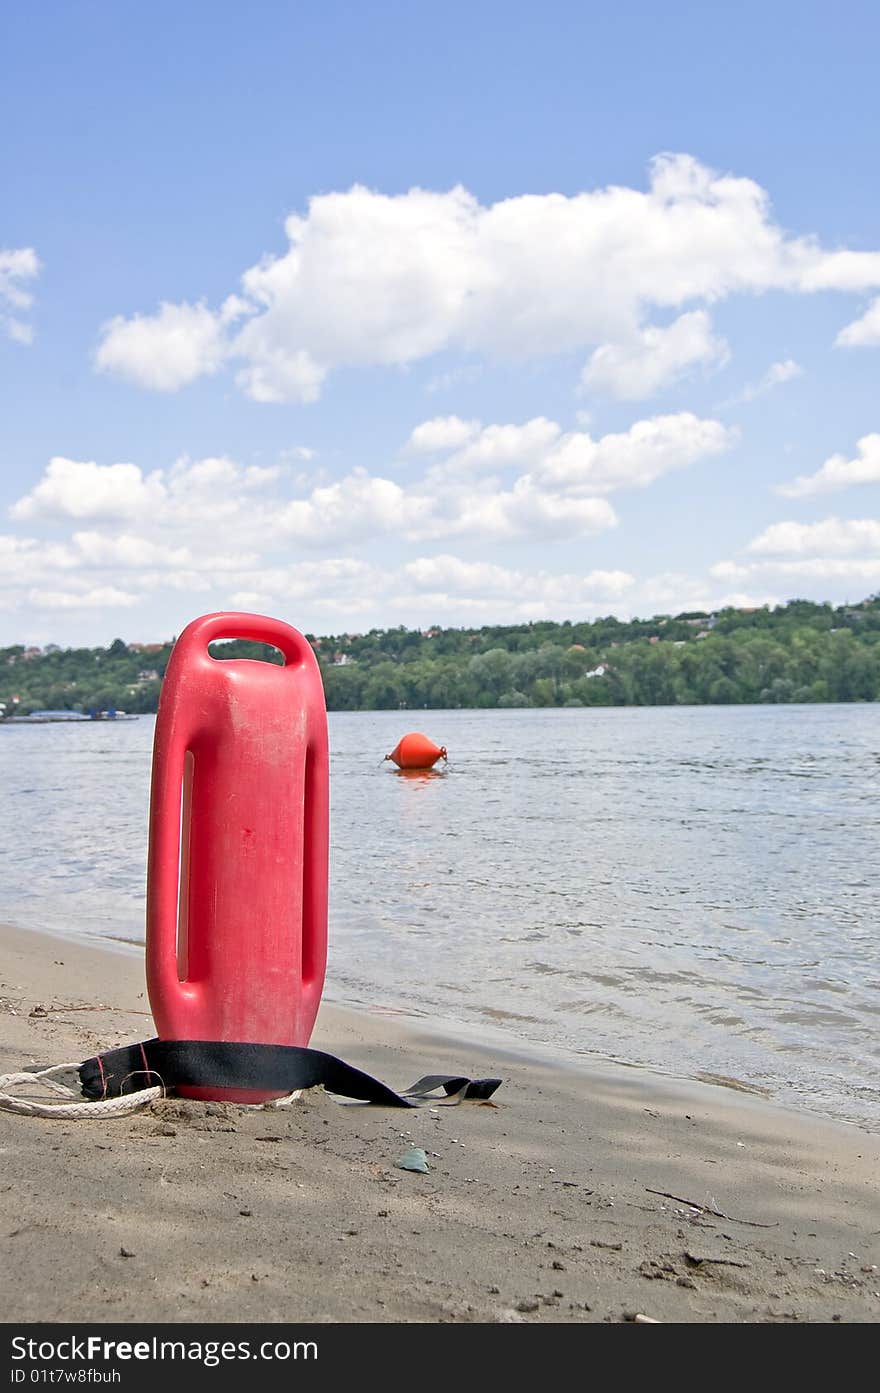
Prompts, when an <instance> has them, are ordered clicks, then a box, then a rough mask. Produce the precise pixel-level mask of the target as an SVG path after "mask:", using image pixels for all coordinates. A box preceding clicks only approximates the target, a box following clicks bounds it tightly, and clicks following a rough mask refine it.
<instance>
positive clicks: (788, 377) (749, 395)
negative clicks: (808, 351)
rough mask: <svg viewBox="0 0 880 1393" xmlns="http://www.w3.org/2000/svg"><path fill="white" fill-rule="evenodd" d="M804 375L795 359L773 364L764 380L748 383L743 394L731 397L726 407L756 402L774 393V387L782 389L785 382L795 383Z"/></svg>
mask: <svg viewBox="0 0 880 1393" xmlns="http://www.w3.org/2000/svg"><path fill="white" fill-rule="evenodd" d="M802 373H803V368H802V367H801V365H800V363H796V362H795V361H794V359H793V358H786V359H784V360H783V361H782V362H779V363H771V364H770V367H769V368H768V369H767V371H766V372H765V373H764V376H763V377H762V378H760V379H759V380H758V381H757V382H750V383H747V384H746V386H745V387H743V389H742V391H741V392H738V393H737V394H736V395H735V396H733V397H730V398H729V399H728V400H727V401H726V402H725V403H724V405H725V406H740V405H742V404H743V403H745V402H750V401H754V400H755V398H756V397H763V396H764V395H765V394H766V393H767V392H772V390H773V388H774V387H780V386H781V385H782V384H783V383H784V382H792V381H794V379H795V378H796V377H800V376H801V375H802Z"/></svg>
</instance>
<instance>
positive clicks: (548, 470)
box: [535, 411, 737, 495]
mask: <svg viewBox="0 0 880 1393" xmlns="http://www.w3.org/2000/svg"><path fill="white" fill-rule="evenodd" d="M736 439H737V433H736V431H735V430H733V429H731V428H729V427H727V426H724V425H722V424H721V422H720V421H713V420H704V419H701V418H700V417H699V416H694V415H693V413H692V412H690V411H682V412H679V413H678V414H677V415H674V416H654V417H652V418H650V419H648V420H645V421H636V423H635V424H634V425H632V426H631V427H630V428H629V430H628V431H622V432H619V433H616V434H609V435H603V436H601V437H600V438H599V439H598V440H593V439H592V437H591V436H590V435H588V434H587V433H586V432H580V431H573V432H571V433H569V434H567V435H561V436H560V437H559V439H558V440H557V441H556V443H555V444H554V446H553V448H552V449H551V450H549V451H548V452H547V454H546V455H545V456H544V458H543V459H542V460H541V462H540V464H539V465H538V466H537V467H536V469H535V477H536V478H537V479H539V480H540V481H541V482H542V483H545V484H548V485H551V486H554V487H559V488H564V489H566V491H567V492H569V493H571V494H573V495H580V494H583V493H584V492H590V493H611V492H612V491H613V490H615V489H621V488H644V487H645V486H646V485H648V484H650V483H653V481H654V480H655V479H657V478H659V477H660V476H661V475H663V474H668V473H669V472H670V471H672V470H675V469H682V468H684V467H686V466H687V465H690V464H693V463H695V462H696V461H697V460H700V459H708V458H711V457H712V456H713V455H717V454H720V453H722V452H723V451H725V450H728V449H730V448H731V446H732V445H733V444H734V443H735V441H736Z"/></svg>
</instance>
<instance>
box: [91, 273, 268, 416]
mask: <svg viewBox="0 0 880 1393" xmlns="http://www.w3.org/2000/svg"><path fill="white" fill-rule="evenodd" d="M244 310H245V304H244V301H242V300H239V299H238V298H237V297H235V296H230V297H229V298H228V299H227V301H226V302H225V304H224V305H223V307H222V309H221V310H220V312H219V313H218V314H215V313H214V312H213V311H212V310H209V309H208V308H207V307H206V306H205V305H189V304H186V303H184V304H182V305H170V304H164V303H163V304H162V305H161V306H160V308H159V310H158V312H157V313H156V314H153V315H140V314H136V315H134V316H133V318H131V319H125V318H124V317H123V316H122V315H117V316H116V317H115V319H111V320H110V322H109V323H108V324H105V325H104V327H103V329H102V334H103V338H102V340H101V344H100V346H99V348H98V350H97V353H96V354H95V364H96V366H97V367H98V369H99V370H100V371H101V372H108V373H114V374H115V375H116V376H117V377H123V378H125V379H126V380H127V381H128V382H134V383H137V385H138V386H140V387H150V388H152V389H153V391H156V392H176V391H177V390H178V389H179V388H180V387H185V386H186V385H187V384H188V383H190V382H195V380H196V378H198V377H204V376H205V375H206V374H211V373H215V372H216V371H217V370H218V368H220V367H221V365H222V364H223V363H224V361H225V360H226V358H227V357H228V355H229V343H228V340H227V337H226V334H227V330H228V328H229V327H230V325H231V324H232V323H234V321H235V320H236V319H238V318H240V316H241V315H242V313H243V312H244Z"/></svg>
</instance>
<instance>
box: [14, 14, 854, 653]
mask: <svg viewBox="0 0 880 1393" xmlns="http://www.w3.org/2000/svg"><path fill="white" fill-rule="evenodd" d="M878 13H880V12H878V10H877V7H876V6H875V5H869V4H858V3H855V4H852V3H844V4H841V5H838V6H836V7H833V9H832V7H829V6H827V5H821V6H820V5H810V4H797V5H795V4H787V3H777V4H774V5H771V6H768V5H766V4H764V5H760V6H759V5H757V4H751V3H745V4H740V5H737V6H736V7H730V8H728V7H713V6H698V5H690V4H675V3H670V4H669V5H667V6H664V7H660V6H656V5H647V4H638V3H622V4H618V5H616V6H615V7H613V10H612V11H610V12H609V8H608V7H606V6H604V5H603V6H599V5H593V4H589V3H581V4H567V3H559V0H549V3H543V4H541V5H540V6H538V5H534V4H521V3H516V0H507V3H504V4H497V3H483V4H469V5H464V4H459V3H447V4H446V5H444V6H432V7H429V6H423V5H417V4H412V3H410V4H395V3H376V4H370V5H354V4H342V3H333V0H324V2H323V3H320V4H318V3H287V4H281V3H260V0H256V3H253V4H251V5H249V6H247V7H244V6H241V5H237V4H231V3H222V2H219V3H218V0H214V3H211V4H207V3H202V0H191V3H188V4H187V5H185V6H181V5H177V4H175V5H172V4H167V3H164V2H163V0H154V3H153V4H151V5H150V6H149V7H135V6H120V5H117V4H111V3H105V2H104V0H95V2H94V3H64V4H61V3H54V2H53V0H49V3H44V4H42V5H40V6H11V5H7V6H5V7H3V8H2V11H0V61H2V65H3V68H2V83H0V105H2V120H3V130H4V132H5V135H6V138H5V139H4V141H3V142H2V145H0V643H13V642H27V643H46V642H61V643H80V642H87V643H106V642H109V641H110V640H111V639H112V638H113V637H115V636H117V635H121V636H123V637H126V638H129V639H141V640H144V641H150V640H158V639H162V638H166V637H169V636H170V635H171V634H173V633H176V632H178V631H179V630H180V628H182V626H183V625H184V624H185V623H186V622H187V621H188V620H189V619H191V618H193V617H195V615H197V614H199V613H203V612H205V611H207V610H213V609H255V610H260V611H264V612H267V613H273V614H277V615H279V616H280V617H282V618H285V619H287V620H288V621H289V622H291V623H293V624H294V625H296V626H297V627H299V628H302V629H306V630H309V631H313V632H319V633H326V632H342V631H346V630H347V631H352V632H356V631H362V630H364V629H366V628H369V627H372V626H373V625H377V626H381V627H386V626H390V625H392V624H398V623H404V624H407V625H413V626H420V627H427V626H428V625H429V624H435V623H440V624H482V623H489V622H516V621H520V620H522V619H524V618H525V619H528V618H543V617H548V618H555V619H563V618H571V619H578V618H584V617H586V618H589V617H592V616H594V615H598V614H607V613H616V614H620V615H626V614H643V615H644V614H647V615H650V614H654V613H659V612H668V611H670V610H671V611H676V610H680V609H686V608H687V609H689V608H695V607H716V606H718V605H721V604H725V603H735V604H742V605H757V604H763V603H768V602H769V603H775V602H780V601H784V600H786V599H788V598H791V597H794V596H808V597H810V598H814V599H830V600H833V601H843V600H846V599H849V600H857V599H860V598H862V597H864V596H865V595H867V594H869V593H872V592H873V591H875V590H877V589H878V588H880V510H878V505H880V496H878V485H880V393H878V391H877V374H878V365H880V216H878V213H880V192H878V189H880V186H878V182H877V153H876V152H877V148H878V135H880V131H878V109H880V98H878V94H877V82H876V68H875V55H876V52H877V43H878V39H880V17H878Z"/></svg>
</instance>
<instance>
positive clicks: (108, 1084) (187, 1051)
mask: <svg viewBox="0 0 880 1393" xmlns="http://www.w3.org/2000/svg"><path fill="white" fill-rule="evenodd" d="M79 1078H80V1084H81V1086H82V1092H83V1095H84V1097H86V1098H91V1099H96V1098H117V1097H119V1096H120V1095H121V1094H123V1093H136V1092H137V1091H138V1090H139V1089H142V1088H150V1087H153V1086H155V1085H156V1084H161V1085H162V1086H163V1087H164V1088H165V1089H166V1091H167V1092H168V1093H174V1092H175V1091H176V1089H177V1088H179V1087H186V1086H189V1087H195V1088H207V1087H211V1088H236V1089H242V1088H245V1089H246V1088H252V1089H254V1090H263V1091H265V1090H269V1089H272V1090H274V1089H278V1090H283V1091H284V1092H285V1093H293V1092H294V1090H295V1089H298V1088H314V1087H315V1086H316V1085H318V1084H321V1085H323V1087H324V1088H325V1089H326V1090H327V1092H328V1093H336V1094H339V1095H340V1096H341V1097H343V1098H356V1099H359V1100H360V1101H361V1102H365V1103H379V1104H384V1105H385V1106H386V1107H392V1108H415V1107H420V1106H421V1105H423V1104H424V1103H427V1102H435V1103H436V1102H447V1103H451V1102H461V1100H462V1099H463V1098H476V1099H486V1098H490V1097H491V1096H492V1094H493V1093H494V1092H495V1090H496V1088H498V1086H499V1085H500V1083H501V1080H500V1079H468V1078H459V1077H457V1076H455V1075H447V1074H428V1075H426V1076H425V1077H424V1078H422V1079H419V1080H417V1082H416V1083H414V1084H412V1085H411V1086H410V1087H409V1088H406V1089H403V1090H402V1091H401V1092H400V1093H395V1092H394V1090H393V1089H391V1088H389V1087H388V1086H387V1085H386V1084H384V1083H380V1081H379V1080H378V1079H374V1078H372V1077H371V1075H370V1074H365V1073H363V1072H362V1071H361V1070H360V1069H355V1068H353V1067H352V1065H351V1064H346V1063H344V1061H343V1060H341V1059H337V1058H336V1056H335V1055H332V1054H325V1053H324V1052H323V1051H322V1050H311V1049H305V1048H303V1047H300V1046H298V1045H253V1044H244V1043H235V1042H231V1041H222V1040H144V1041H143V1042H142V1043H140V1044H137V1045H124V1046H122V1047H121V1048H120V1049H118V1050H108V1051H107V1052H106V1053H105V1054H99V1055H95V1056H93V1058H91V1059H87V1060H85V1061H84V1062H83V1063H82V1064H81V1065H80V1066H79ZM441 1089H442V1090H443V1094H444V1095H445V1097H443V1098H439V1097H438V1096H437V1092H438V1090H441Z"/></svg>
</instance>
